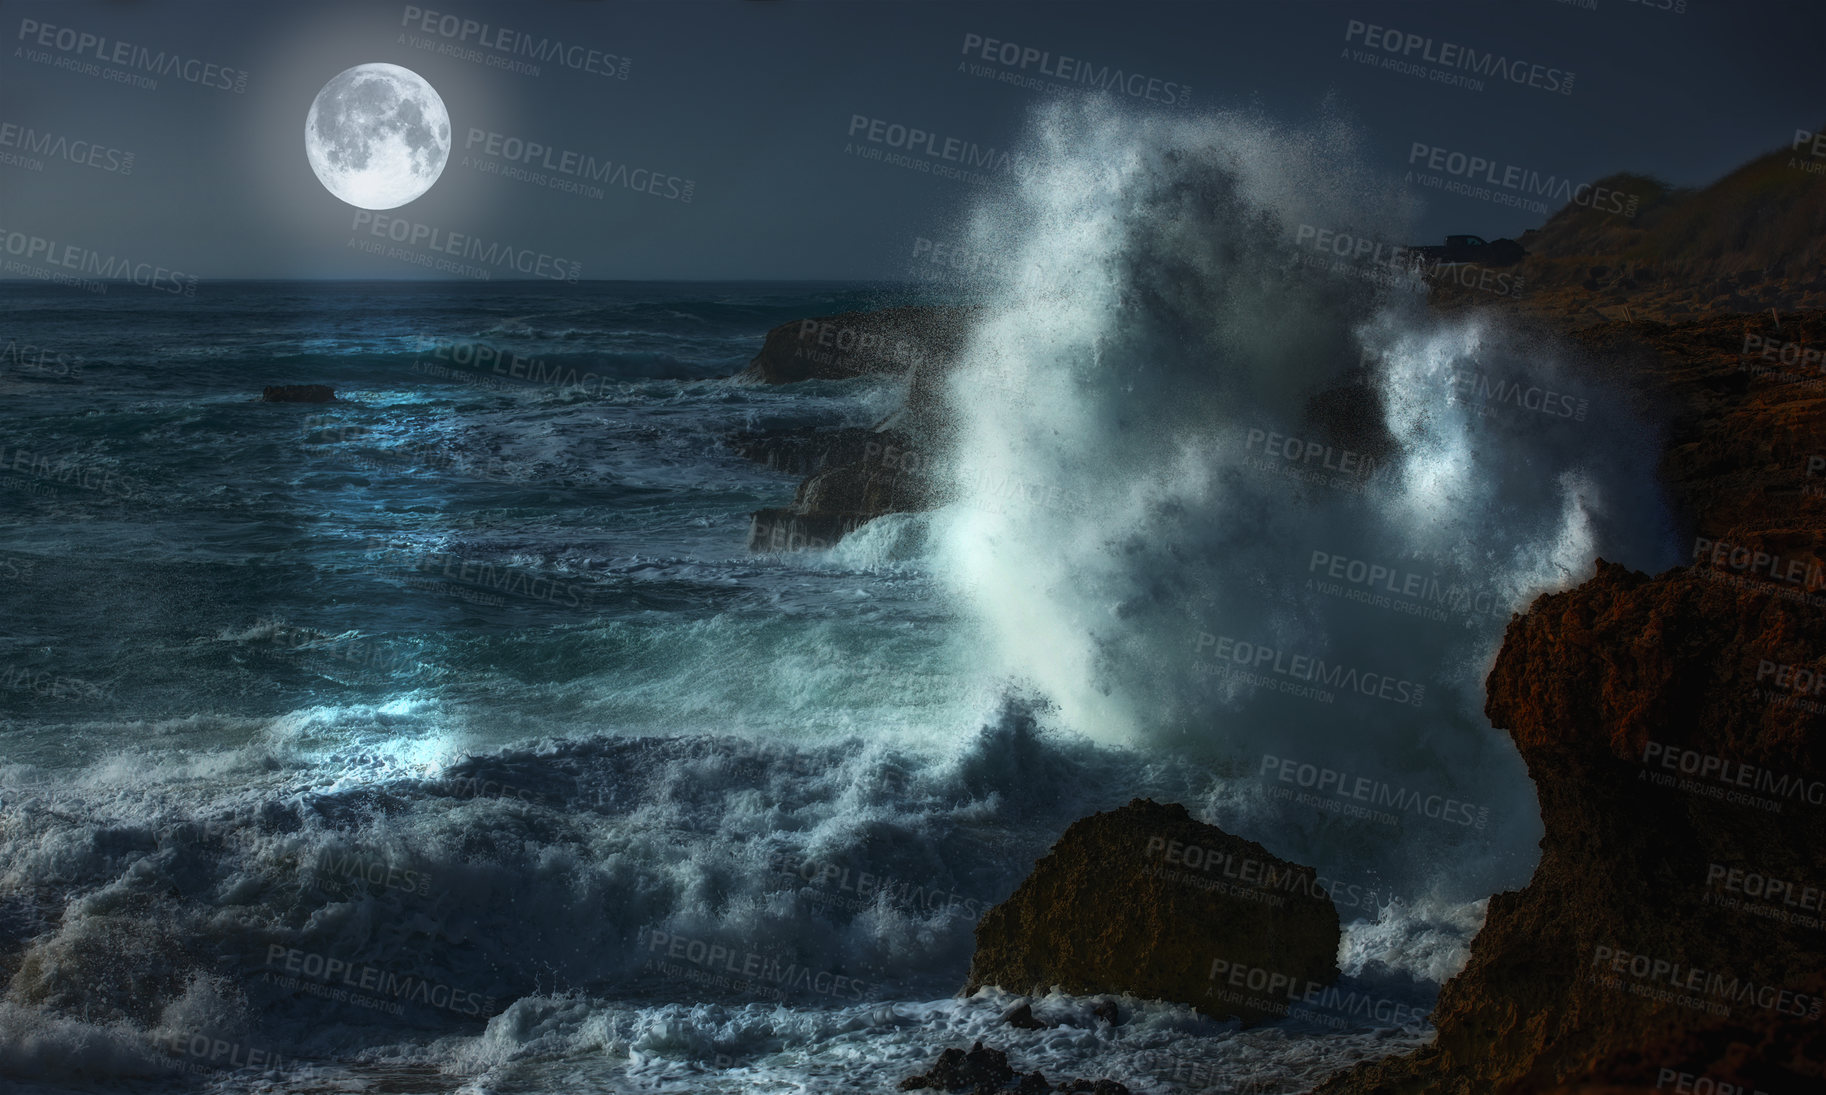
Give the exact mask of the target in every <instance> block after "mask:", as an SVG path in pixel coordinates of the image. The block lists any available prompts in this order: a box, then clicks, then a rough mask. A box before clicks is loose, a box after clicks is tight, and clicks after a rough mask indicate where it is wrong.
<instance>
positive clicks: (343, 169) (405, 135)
mask: <svg viewBox="0 0 1826 1095" xmlns="http://www.w3.org/2000/svg"><path fill="white" fill-rule="evenodd" d="M304 151H305V155H307V156H309V157H310V160H311V170H312V171H315V172H316V173H317V181H319V182H321V183H323V185H324V189H326V190H328V191H329V192H330V193H332V194H334V195H336V196H337V197H338V198H341V199H342V200H343V201H345V202H348V203H349V204H350V205H354V206H359V207H361V208H363V209H393V208H395V207H397V206H401V205H405V204H406V203H407V202H409V201H411V200H413V199H414V198H416V197H418V196H419V195H421V194H423V193H424V192H425V191H427V190H429V189H431V184H432V183H434V182H437V179H438V176H439V175H442V174H443V173H444V163H445V161H447V160H449V159H450V113H449V111H447V110H445V109H444V100H442V99H440V98H438V94H437V92H436V91H435V90H434V89H433V88H432V86H431V85H430V84H428V83H426V82H425V78H424V77H423V76H420V75H419V74H418V73H416V72H413V71H412V70H411V69H409V68H401V67H400V66H398V65H388V64H381V63H378V62H377V63H374V64H366V65H356V66H355V67H354V68H352V69H349V70H348V71H346V72H341V73H338V74H337V75H336V77H335V78H334V79H332V80H331V81H330V82H329V83H327V84H325V85H323V90H322V91H319V92H318V93H317V98H316V99H315V100H314V101H313V102H312V103H311V112H310V114H309V115H307V116H306V117H305V119H304Z"/></svg>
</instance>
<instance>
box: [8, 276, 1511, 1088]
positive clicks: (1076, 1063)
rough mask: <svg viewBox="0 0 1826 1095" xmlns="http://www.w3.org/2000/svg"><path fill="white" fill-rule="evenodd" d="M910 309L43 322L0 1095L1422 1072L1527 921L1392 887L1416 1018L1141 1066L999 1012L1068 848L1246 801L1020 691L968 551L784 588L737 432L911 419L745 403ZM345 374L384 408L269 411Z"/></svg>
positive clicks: (26, 559)
mask: <svg viewBox="0 0 1826 1095" xmlns="http://www.w3.org/2000/svg"><path fill="white" fill-rule="evenodd" d="M901 299H902V298H900V297H896V296H894V295H893V294H891V293H888V292H886V291H885V290H881V289H879V288H877V287H870V286H845V285H784V286H770V285H752V284H737V285H711V284H701V285H700V284H693V285H686V284H623V283H617V284H600V285H588V284H586V285H581V286H565V287H557V288H554V287H547V286H540V285H528V284H491V285H428V284H407V283H375V284H354V283H280V282H265V283H258V282H246V283H224V284H214V285H205V286H204V287H203V288H202V290H201V291H200V292H199V293H198V294H197V296H196V297H195V299H174V298H171V297H168V296H165V295H163V294H154V293H142V292H136V291H134V290H132V289H130V288H127V289H123V288H121V287H118V286H113V287H110V289H109V291H108V292H107V293H106V294H99V295H91V294H87V293H83V292H78V291H75V290H68V289H62V288H56V287H46V286H40V285H34V284H24V283H9V284H6V285H4V286H0V315H3V316H4V325H3V332H0V395H3V396H4V398H0V445H3V449H4V451H3V452H0V514H3V515H4V516H3V517H0V591H3V592H0V603H3V605H4V609H3V611H0V964H3V972H4V974H5V976H6V977H7V978H8V980H7V983H6V989H5V994H4V996H3V997H0V1075H5V1076H7V1077H9V1080H10V1082H11V1084H12V1085H14V1089H15V1090H38V1091H61V1090H74V1089H86V1088H94V1087H99V1088H104V1089H107V1090H118V1091H165V1090H171V1091H179V1090H207V1091H231V1090H232V1091H245V1090H255V1091H273V1092H308V1091H329V1090H353V1091H377V1092H378V1091H457V1090H462V1091H474V1092H482V1091H489V1092H580V1091H604V1092H611V1091H612V1092H622V1091H629V1092H632V1091H678V1092H715V1091H728V1092H738V1091H740V1092H762V1091H767V1092H772V1091H781V1092H785V1091H798V1092H822V1091H830V1092H839V1091H859V1090H887V1089H890V1088H892V1086H893V1084H894V1083H895V1082H896V1081H898V1079H899V1078H900V1077H902V1076H904V1075H907V1074H909V1073H911V1072H914V1071H921V1070H923V1069H924V1068H925V1067H926V1066H927V1065H929V1064H930V1063H931V1061H932V1059H933V1058H935V1057H936V1055H937V1054H938V1052H939V1051H940V1050H941V1049H944V1048H947V1047H951V1046H967V1045H969V1043H970V1042H971V1041H972V1040H974V1039H977V1038H982V1039H984V1040H985V1041H986V1042H987V1043H988V1044H990V1045H993V1046H997V1047H999V1048H1004V1049H1006V1050H1008V1051H1009V1052H1010V1054H1011V1058H1012V1060H1013V1063H1014V1064H1015V1066H1016V1067H1018V1068H1021V1069H1024V1070H1032V1069H1039V1070H1041V1071H1043V1072H1044V1073H1045V1074H1046V1075H1047V1076H1048V1077H1049V1078H1053V1079H1056V1080H1057V1079H1065V1078H1069V1077H1073V1076H1084V1077H1102V1076H1109V1077H1112V1078H1115V1079H1119V1080H1121V1081H1123V1082H1124V1083H1126V1084H1128V1085H1129V1087H1130V1088H1131V1089H1132V1090H1135V1091H1137V1092H1164V1091H1180V1090H1195V1091H1203V1090H1215V1091H1232V1090H1235V1091H1242V1090H1250V1091H1263V1092H1279V1091H1294V1090H1301V1089H1303V1087H1304V1086H1305V1085H1307V1084H1310V1083H1311V1082H1312V1081H1313V1080H1314V1079H1316V1078H1317V1077H1319V1076H1321V1075H1323V1074H1325V1073H1326V1072H1327V1071H1329V1070H1331V1069H1334V1068H1337V1067H1340V1066H1341V1065H1343V1064H1347V1063H1349V1062H1351V1061H1353V1060H1357V1059H1360V1058H1363V1057H1367V1056H1374V1055H1379V1054H1383V1053H1387V1052H1391V1051H1393V1050H1395V1049H1397V1048H1400V1047H1403V1046H1406V1045H1410V1044H1413V1043H1414V1042H1416V1041H1419V1040H1424V1039H1425V1038H1426V1037H1427V1036H1428V1035H1427V1031H1426V1030H1425V1028H1424V1026H1423V1025H1420V1024H1416V1023H1414V1022H1413V1021H1412V1018H1413V1014H1414V1011H1415V1009H1418V1010H1419V1011H1420V1012H1424V1011H1425V1009H1426V1008H1427V1007H1428V1006H1429V1005H1430V1002H1431V1000H1432V998H1433V995H1434V993H1435V992H1436V988H1437V981H1438V980H1439V979H1441V978H1442V977H1444V976H1446V975H1448V974H1449V973H1450V972H1451V971H1452V970H1454V969H1455V968H1457V965H1458V964H1459V963H1460V962H1462V948H1463V944H1464V942H1465V940H1466V939H1468V937H1469V935H1470V934H1471V932H1473V931H1474V930H1475V928H1476V926H1477V924H1478V922H1479V920H1480V918H1481V904H1479V903H1477V902H1475V901H1471V900H1466V899H1465V898H1464V895H1459V898H1458V899H1457V900H1455V901H1439V902H1434V901H1430V900H1429V899H1428V898H1427V897H1425V896H1417V895H1416V894H1414V893H1412V892H1409V893H1406V894H1402V895H1400V896H1397V895H1395V894H1394V893H1392V892H1391V891H1390V890H1388V889H1386V888H1384V889H1383V890H1382V892H1381V893H1380V894H1378V893H1377V892H1376V891H1377V888H1378V887H1377V885H1376V882H1375V879H1374V878H1373V877H1372V876H1371V872H1368V871H1366V870H1364V869H1361V865H1360V864H1350V863H1345V864H1342V865H1341V867H1340V871H1341V873H1339V874H1338V877H1339V878H1341V879H1344V880H1345V881H1346V882H1348V894H1349V898H1348V900H1346V899H1345V891H1343V890H1341V891H1340V894H1339V897H1340V901H1339V903H1340V906H1341V912H1342V914H1343V919H1344V920H1345V921H1346V922H1347V923H1353V924H1354V926H1353V927H1352V928H1351V929H1350V930H1349V931H1348V932H1347V935H1346V941H1345V946H1344V949H1343V955H1342V957H1343V959H1344V967H1345V969H1346V973H1347V977H1346V982H1345V984H1346V986H1347V987H1348V988H1349V989H1351V990H1352V991H1354V992H1357V993H1359V994H1360V998H1361V999H1363V1000H1366V1001H1368V1000H1374V1001H1377V1002H1378V1003H1377V1004H1376V1005H1375V1006H1372V1007H1364V1008H1358V1009H1355V1010H1354V1012H1353V1011H1351V1010H1349V1009H1346V1010H1344V1011H1341V1012H1340V1011H1336V1010H1334V1011H1333V1012H1315V1013H1312V1014H1311V1015H1308V1016H1307V1017H1305V1018H1293V1019H1289V1020H1286V1021H1283V1022H1281V1023H1278V1024H1270V1025H1267V1026H1261V1027H1256V1028H1252V1029H1249V1030H1241V1029H1239V1027H1238V1025H1237V1024H1236V1023H1234V1022H1231V1023H1222V1024H1220V1023H1215V1022H1212V1021H1210V1020H1207V1019H1202V1018H1199V1017H1197V1016H1195V1015H1194V1014H1193V1013H1191V1012H1190V1011H1189V1010H1188V1009H1185V1008H1183V1007H1176V1006H1167V1005H1161V1004H1149V1003H1143V1002H1138V1001H1132V1000H1130V1001H1124V1003H1123V1012H1124V1017H1125V1020H1126V1021H1125V1022H1124V1023H1123V1024H1121V1025H1119V1026H1114V1027H1112V1026H1109V1025H1107V1024H1100V1023H1098V1022H1097V1021H1095V1020H1094V1019H1093V1018H1092V1017H1091V1015H1090V1011H1089V1009H1090V1006H1091V1003H1092V1001H1088V1000H1075V999H1071V998H1067V997H1061V996H1053V997H1047V998H1044V999H1041V1000H1039V1001H1037V1002H1036V1011H1037V1012H1038V1014H1039V1015H1040V1016H1041V1017H1042V1018H1045V1019H1049V1020H1052V1021H1054V1022H1056V1023H1057V1024H1059V1025H1057V1026H1055V1027H1053V1028H1052V1029H1048V1030H1040V1031H1025V1030H1016V1029H1012V1028H1008V1027H1005V1026H1004V1025H1002V1024H1001V1023H1000V1021H999V1016H1000V1015H1001V1013H1002V1012H1003V1011H1004V1010H1006V1008H1007V1007H1008V1006H1009V1005H1010V1004H1011V1003H1012V1002H1013V1001H1012V1000H1011V999H1010V998H1006V997H1003V996H1001V995H1000V994H997V993H994V992H989V993H984V994H981V995H979V996H977V997H974V998H968V999H966V998H961V997H959V996H958V995H957V989H958V986H959V985H961V984H962V983H963V979H964V975H965V972H966V970H967V968H968V964H969V959H970V953H971V948H972V936H971V930H972V928H973V926H974V924H975V922H976V919H977V918H978V917H979V916H980V915H981V913H982V911H983V910H984V909H986V908H988V907H989V906H991V905H993V904H995V903H996V902H998V901H1001V900H1002V899H1004V898H1006V897H1007V896H1008V895H1009V894H1010V893H1011V892H1012V891H1013V889H1014V887H1015V886H1016V885H1017V884H1018V883H1019V882H1020V880H1021V879H1022V878H1023V877H1024V876H1025V875H1026V873H1027V872H1028V871H1029V870H1030V869H1031V866H1032V864H1033V862H1034V860H1035V859H1036V858H1037V857H1039V856H1040V855H1042V854H1043V853H1044V852H1045V851H1046V849H1047V848H1048V847H1049V846H1050V844H1051V843H1052V841H1053V840H1055V839H1056V838H1057V836H1058V834H1059V833H1060V832H1061V831H1063V829H1064V828H1065V826H1066V825H1068V824H1069V823H1070V822H1071V821H1073V820H1075V819H1076V818H1078V817H1081V816H1083V815H1085V814H1087V813H1090V812H1092V811H1096V810H1102V809H1109V808H1112V807H1114V806H1117V805H1120V804H1121V803H1123V802H1126V801H1128V800H1129V799H1130V798H1132V797H1135V796H1137V795H1152V796H1154V797H1157V798H1162V799H1170V800H1173V801H1182V802H1186V803H1187V804H1188V805H1190V806H1191V807H1192V808H1193V809H1194V812H1195V813H1202V814H1203V815H1204V816H1207V817H1217V816H1220V815H1222V813H1223V811H1222V809H1220V808H1218V806H1217V803H1218V802H1219V801H1220V800H1221V788H1222V787H1223V786H1224V780H1223V779H1222V778H1221V777H1220V774H1219V773H1216V772H1214V770H1213V769H1212V768H1211V767H1209V766H1208V765H1205V764H1201V763H1199V762H1196V761H1195V760H1193V759H1190V758H1189V757H1188V756H1186V755H1185V754H1184V753H1183V752H1181V751H1176V750H1172V749H1161V748H1147V747H1142V746H1136V745H1122V744H1112V743H1109V742H1098V741H1095V740H1093V739H1092V738H1089V737H1086V736H1083V735H1077V734H1073V733H1071V732H1069V731H1068V730H1064V729H1061V728H1059V727H1058V726H1056V725H1053V724H1051V723H1049V721H1048V720H1047V719H1046V718H1045V717H1044V716H1045V710H1046V707H1045V704H1044V703H1037V702H1031V700H1030V698H1029V699H1024V698H1023V697H1022V696H1021V694H1020V689H1019V688H1017V687H1014V686H1012V685H1011V684H1010V683H1009V682H1008V681H1007V680H1005V679H1002V678H1000V677H998V676H996V675H994V674H989V673H985V672H983V669H982V662H983V658H982V655H981V644H982V642H983V641H984V639H983V636H982V631H981V628H979V627H974V626H971V625H969V624H968V623H967V622H966V621H965V620H964V619H963V616H964V615H965V613H963V612H962V611H961V610H960V608H959V605H958V603H957V599H956V598H955V597H954V596H952V595H950V594H949V593H948V592H947V589H946V588H945V586H944V584H943V583H942V582H941V581H939V580H938V576H937V575H935V569H936V568H937V567H938V566H940V565H941V564H942V561H943V559H944V558H945V555H944V554H943V553H942V552H938V551H935V550H933V549H932V548H931V546H930V544H929V540H930V538H931V530H930V529H929V527H928V524H927V521H926V519H925V518H921V517H894V518H887V519H883V520H881V521H878V522H876V523H875V524H873V525H871V526H868V527H867V528H865V529H864V530H863V531H862V532H860V533H859V534H857V535H855V536H853V537H851V538H849V539H847V540H846V541H844V542H843V543H842V544H841V545H840V546H839V547H837V548H836V549H834V550H831V551H826V552H805V553H794V554H783V555H771V554H755V553H750V552H749V551H748V550H747V549H746V539H747V531H748V514H749V512H750V511H752V510H754V509H756V508H758V507H761V506H767V505H780V504H784V503H786V502H788V501H790V500H791V497H792V493H793V490H794V487H795V486H796V483H797V480H798V476H796V475H788V474H785V473H782V472H779V471H774V470H770V469H769V468H767V467H765V466H763V465H761V464H757V463H755V462H752V461H749V460H747V459H744V458H742V457H741V456H739V455H737V454H736V453H735V452H734V451H732V450H731V448H730V446H729V444H728V438H729V437H730V436H731V435H732V434H734V433H737V432H739V431H753V430H766V429H774V428H784V427H793V426H802V425H812V424H817V425H842V424H848V425H867V424H871V423H873V422H875V421H877V420H878V419H880V418H881V417H882V416H883V415H884V414H886V413H887V412H888V411H889V410H891V409H892V407H893V406H894V405H895V403H896V401H897V400H898V398H899V396H900V394H901V393H900V392H899V391H897V390H896V388H895V385H893V384H891V383H886V384H884V383H874V382H866V381H851V382H813V383H806V384H799V385H791V386H784V387H777V388H767V387H761V386H749V385H743V384H739V383H736V382H733V381H731V380H729V379H726V378H727V377H729V376H730V375H731V374H733V373H735V372H737V371H738V370H739V369H740V368H741V367H742V366H743V365H744V364H746V362H747V360H748V359H749V358H750V357H751V356H752V355H753V354H754V353H755V352H756V351H757V350H758V349H759V346H760V341H761V336H762V335H763V334H764V332H765V331H766V330H767V329H768V328H770V327H771V326H773V325H775V324H778V323H782V322H786V321H788V320H792V319H797V318H799V317H802V316H808V315H818V314H828V313H834V312H840V311H844V310H848V309H852V308H859V307H873V306H879V305H883V304H889V303H898V302H900V301H901ZM478 348H486V350H485V352H483V353H481V354H480V355H478V353H477V349H478ZM490 353H492V354H494V355H495V356H494V357H492V358H490V357H489V356H488V355H489V354H490ZM516 355H517V360H518V361H519V362H521V363H523V364H524V363H531V362H537V363H540V367H539V370H538V374H539V375H538V376H533V375H529V374H531V373H533V370H532V369H531V368H530V367H527V368H519V369H518V372H519V373H520V375H515V372H516V368H517V367H516V365H515V364H514V363H515V361H516ZM305 383H316V384H328V385H332V386H333V387H334V388H335V389H336V391H337V394H338V396H339V397H340V399H339V401H338V402H336V403H333V404H327V405H314V404H274V403H262V402H260V401H259V394H260V391H261V388H262V387H263V386H265V385H271V384H305ZM1245 835H1256V834H1245ZM1411 888H1412V887H1410V889H1411ZM1397 1004H1398V1005H1399V1006H1395V1005H1397ZM1250 1085H1253V1086H1250Z"/></svg>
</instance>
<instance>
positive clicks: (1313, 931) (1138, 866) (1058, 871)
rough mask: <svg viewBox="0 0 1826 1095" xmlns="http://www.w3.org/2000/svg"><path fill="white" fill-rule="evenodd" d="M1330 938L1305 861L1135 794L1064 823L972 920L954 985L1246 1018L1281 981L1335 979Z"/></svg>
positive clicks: (1333, 929) (1271, 1005)
mask: <svg viewBox="0 0 1826 1095" xmlns="http://www.w3.org/2000/svg"><path fill="white" fill-rule="evenodd" d="M1315 893H1316V894H1317V896H1314V894H1315ZM1338 938H1339V935H1338V910H1337V909H1336V908H1335V907H1334V906H1333V905H1332V903H1331V901H1330V899H1328V898H1327V897H1325V896H1324V890H1323V889H1322V888H1319V889H1317V890H1315V888H1314V886H1313V871H1312V869H1311V868H1309V867H1301V866H1299V865H1297V864H1294V863H1289V862H1287V861H1286V860H1283V859H1278V858H1276V857H1275V856H1273V855H1271V854H1269V852H1268V851H1267V850H1266V849H1265V848H1263V847H1262V846H1261V845H1260V844H1257V843H1255V842H1254V841H1249V840H1243V839H1241V838H1240V837H1234V836H1231V835H1230V834H1228V833H1226V832H1224V831H1223V830H1222V829H1219V828H1217V827H1216V826H1213V825H1206V824H1204V823H1203V822H1200V821H1198V820H1196V819H1194V818H1193V817H1192V816H1191V815H1189V814H1188V813H1186V809H1185V807H1183V806H1179V805H1176V804H1174V805H1164V806H1163V805H1161V804H1159V803H1156V802H1152V801H1149V800H1147V799H1135V800H1134V801H1133V802H1130V803H1129V804H1128V805H1127V806H1124V807H1122V808H1121V809H1119V810H1112V811H1110V812H1108V813H1102V814H1093V815H1092V816H1090V817H1087V818H1082V819H1080V820H1078V821H1076V822H1073V823H1072V825H1071V827H1070V828H1068V829H1066V830H1065V835H1063V836H1061V837H1060V838H1059V842H1058V843H1057V844H1055V845H1053V848H1052V851H1050V852H1048V853H1047V854H1046V856H1045V857H1044V858H1042V859H1041V860H1040V861H1039V862H1038V863H1036V864H1034V869H1033V874H1031V875H1029V876H1028V878H1027V880H1026V881H1025V882H1023V883H1021V886H1020V888H1019V889H1017V890H1016V891H1015V892H1014V895H1013V896H1012V897H1010V898H1009V899H1008V900H1007V901H1004V902H1003V903H1002V904H1000V905H997V906H996V907H994V908H993V909H990V910H989V911H988V912H987V913H985V914H984V915H983V918H982V920H981V921H980V922H979V923H978V924H977V927H976V955H975V957H974V958H973V959H972V961H971V964H970V980H969V983H968V984H967V985H966V986H965V989H964V991H965V992H967V993H968V992H975V991H976V990H977V989H979V988H981V987H983V986H985V985H995V986H997V987H1000V988H1002V989H1005V990H1007V991H1009V992H1017V993H1042V992H1045V991H1047V990H1049V989H1051V988H1052V987H1053V986H1055V985H1056V986H1058V987H1060V988H1061V989H1063V990H1065V991H1066V992H1070V993H1074V994H1080V995H1086V994H1091V993H1099V992H1109V993H1127V994H1130V995H1134V996H1139V997H1143V998H1146V999H1154V1000H1166V1001H1171V1002H1175V1003H1182V1004H1189V1005H1191V1006H1193V1007H1195V1008H1197V1009H1198V1010H1199V1011H1201V1012H1203V1013H1204V1014H1206V1015H1210V1016H1212V1017H1214V1018H1218V1019H1228V1018H1241V1019H1243V1020H1244V1021H1245V1022H1255V1021H1259V1020H1262V1019H1271V1018H1276V1017H1278V1014H1279V1013H1278V1012H1277V1011H1276V1010H1275V1009H1276V1007H1277V1006H1279V1007H1282V1008H1284V1007H1285V1005H1286V1004H1287V1001H1288V998H1289V993H1290V990H1291V991H1298V990H1303V989H1305V988H1306V987H1307V986H1308V985H1309V984H1311V983H1315V982H1316V983H1319V984H1330V983H1331V982H1332V981H1334V980H1336V979H1337V976H1338V965H1337V954H1338Z"/></svg>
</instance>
